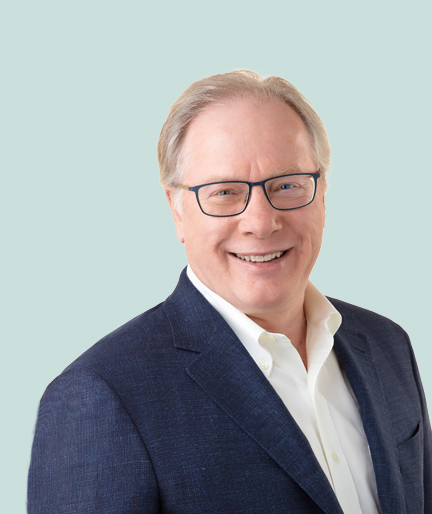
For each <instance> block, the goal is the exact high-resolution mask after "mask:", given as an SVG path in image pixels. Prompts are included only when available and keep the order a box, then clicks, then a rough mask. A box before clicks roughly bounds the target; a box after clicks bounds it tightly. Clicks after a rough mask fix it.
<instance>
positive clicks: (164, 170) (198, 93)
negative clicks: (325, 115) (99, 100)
mask: <svg viewBox="0 0 432 514" xmlns="http://www.w3.org/2000/svg"><path fill="white" fill-rule="evenodd" d="M248 97H249V98H250V97H252V98H254V99H257V100H258V101H260V102H266V101H267V102H268V101H275V100H281V101H283V102H285V103H286V104H288V105H289V106H290V107H291V108H292V109H293V110H294V111H295V112H296V113H297V114H298V115H299V116H300V118H301V119H302V120H303V123H304V124H305V127H306V129H307V131H308V133H309V136H310V139H311V147H312V152H313V156H314V158H315V161H316V163H317V167H318V168H319V169H320V171H321V173H322V177H321V178H322V181H323V186H324V191H326V190H327V181H326V178H325V175H326V173H327V171H328V170H329V168H330V146H329V142H328V139H327V133H326V131H325V128H324V125H323V123H322V121H321V119H320V117H319V116H318V114H317V113H316V112H315V110H314V109H313V108H312V106H311V104H310V103H309V101H308V100H307V99H306V98H305V97H304V96H303V95H302V94H301V93H300V91H298V90H297V89H296V88H295V87H294V86H293V85H292V84H291V83H290V82H288V81H287V80H285V79H282V78H280V77H267V78H264V77H262V76H261V75H258V73H255V72H253V71H249V70H236V71H231V72H229V73H223V74H219V75H213V76H212V77H208V78H204V79H201V80H198V81H197V82H194V83H193V84H192V85H190V86H189V87H188V88H187V89H186V90H185V91H184V93H183V94H182V95H181V96H180V97H179V98H178V99H177V100H176V102H175V103H174V105H173V106H172V107H171V109H170V110H169V114H168V118H167V119H166V121H165V123H164V125H163V127H162V130H161V133H160V136H159V142H158V160H159V172H160V182H161V184H162V185H163V186H165V187H166V186H175V185H176V184H179V183H181V182H182V177H183V175H184V172H185V168H186V163H185V162H184V161H185V159H184V158H183V157H184V155H183V142H184V138H185V135H186V132H187V129H188V127H189V125H190V124H191V122H192V121H193V120H194V119H195V118H196V116H198V114H199V113H200V112H202V111H204V110H205V109H206V108H207V107H209V106H211V105H215V104H220V103H223V102H224V101H232V100H235V99H238V98H248ZM177 192H178V193H181V192H182V190H181V189H177ZM174 201H175V205H176V207H177V208H178V210H179V211H180V212H181V205H180V194H176V197H175V199H174Z"/></svg>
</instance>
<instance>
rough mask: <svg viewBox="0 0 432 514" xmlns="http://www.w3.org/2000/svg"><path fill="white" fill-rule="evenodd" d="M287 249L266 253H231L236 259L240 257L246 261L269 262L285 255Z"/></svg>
mask: <svg viewBox="0 0 432 514" xmlns="http://www.w3.org/2000/svg"><path fill="white" fill-rule="evenodd" d="M286 252H287V250H284V251H281V252H274V253H268V254H267V255H241V254H239V253H233V254H232V255H234V256H235V257H237V259H241V260H242V261H246V262H270V261H274V260H276V259H279V258H280V257H282V256H283V255H285V254H286Z"/></svg>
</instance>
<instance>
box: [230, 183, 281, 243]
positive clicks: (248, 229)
mask: <svg viewBox="0 0 432 514" xmlns="http://www.w3.org/2000/svg"><path fill="white" fill-rule="evenodd" d="M280 212H281V211H278V210H277V209H275V208H273V207H272V206H271V205H270V202H269V201H268V199H267V196H266V195H265V193H264V190H263V188H262V186H260V185H259V186H258V185H257V186H253V187H252V188H251V192H250V198H249V202H248V205H247V207H246V210H245V211H244V212H243V213H242V214H240V216H241V223H240V228H241V230H242V231H243V232H244V233H245V234H246V233H250V234H254V235H255V236H256V237H258V238H259V239H265V238H266V237H268V236H270V235H271V234H272V233H273V232H276V231H277V230H280V228H281V216H280Z"/></svg>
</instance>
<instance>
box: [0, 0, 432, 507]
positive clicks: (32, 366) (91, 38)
mask: <svg viewBox="0 0 432 514" xmlns="http://www.w3.org/2000/svg"><path fill="white" fill-rule="evenodd" d="M0 14H1V16H0V19H1V20H2V21H1V23H2V24H3V26H1V27H0V29H1V33H2V34H3V35H4V38H3V44H2V47H1V48H0V54H1V57H2V62H3V72H4V79H2V82H3V84H2V87H3V94H2V121H3V124H2V125H3V126H2V128H1V135H2V138H1V140H2V143H3V144H2V147H3V148H2V152H1V155H0V165H1V169H2V177H3V178H2V184H3V187H2V188H1V193H2V202H1V205H0V208H1V214H2V216H1V219H2V222H3V223H2V232H3V241H4V247H3V251H2V262H3V264H2V271H3V275H4V278H3V280H2V284H3V285H2V293H3V294H2V297H3V298H2V299H3V301H2V314H3V318H4V322H3V323H2V325H3V326H4V329H3V331H2V332H3V333H2V338H1V341H2V357H3V358H2V364H3V365H2V373H1V380H2V392H3V394H2V403H3V405H4V410H6V412H7V415H6V416H5V417H3V416H2V420H3V421H2V425H1V430H2V437H1V442H2V462H3V463H4V462H7V465H4V464H3V465H2V466H1V473H2V476H1V480H0V483H2V487H3V488H4V489H3V490H2V494H1V495H0V498H1V499H0V510H1V512H5V513H15V512H16V513H23V512H24V511H25V485H26V475H27V469H28V464H29V458H30V446H31V441H32V434H33V430H34V423H35V418H36V410H37V405H38V401H39V398H40V396H41V394H42V392H43V390H44V389H45V387H46V386H47V384H48V383H49V382H50V381H51V380H52V379H53V378H54V377H55V376H57V375H58V374H59V373H60V372H61V371H62V370H63V369H64V368H65V367H66V366H67V365H68V364H69V363H70V362H71V361H72V360H74V359H75V358H76V357H77V356H78V355H80V354H81V353H82V352H83V351H84V350H86V349H87V348H88V347H89V346H91V345H92V344H93V343H94V342H96V341H97V340H98V339H99V338H101V337H102V336H104V335H105V334H107V333H108V332H110V331H111V330H113V329H115V328H116V327H118V326H119V325H121V324H123V323H124V322H126V321H128V320H129V319H130V318H132V317H134V316H135V315H137V314H139V313H141V312H142V311H144V310H146V309H148V308H150V307H152V306H153V305H155V304H156V303H158V302H160V301H163V300H164V299H165V298H166V296H167V295H169V294H170V292H171V291H172V289H173V288H174V286H175V284H176V282H177V278H178V275H179V273H180V271H181V269H182V268H183V266H184V265H185V264H186V259H185V256H184V252H183V248H182V246H181V245H180V244H179V243H178V242H177V240H176V237H175V232H174V228H173V223H172V221H171V217H170V212H169V210H168V207H167V205H166V204H165V199H164V195H163V190H162V188H161V187H160V186H159V184H158V166H157V159H156V143H157V139H158V135H159V131H160V128H161V126H162V123H163V121H164V119H165V117H166V115H167V111H168V108H169V107H170V105H171V104H172V103H173V102H174V100H175V99H176V98H177V96H178V95H179V94H180V93H181V92H182V91H183V90H184V89H185V88H186V87H187V86H188V85H189V84H190V83H191V82H193V81H195V80H197V79H199V78H202V77H204V76H207V75H211V74H214V73H220V72H225V71H229V70H232V69H236V68H240V67H245V68H250V69H252V70H255V71H257V72H259V73H261V74H264V75H280V76H282V77H284V78H286V79H288V80H289V81H291V82H292V83H293V84H294V85H296V86H297V87H298V88H299V89H300V90H301V91H302V92H303V93H304V94H305V95H306V96H307V97H308V98H309V99H310V100H311V102H312V103H313V105H314V106H315V108H316V110H317V111H318V113H319V114H320V116H321V117H322V119H323V121H324V123H325V125H326V128H327V131H328V134H329V138H330V142H331V146H332V150H333V167H332V173H331V175H330V179H329V181H330V191H329V193H328V195H327V226H326V230H325V242H324V246H323V248H322V252H321V256H320V258H319V261H318V264H317V265H316V268H315V270H314V272H313V277H312V278H313V281H314V282H315V284H316V285H317V286H318V287H319V288H320V289H321V290H322V291H323V292H324V293H325V294H328V295H330V296H334V297H336V298H340V299H343V300H345V301H348V302H351V303H354V304H357V305H360V306H363V307H366V308H369V309H371V310H374V311H376V312H378V313H380V314H383V315H385V316H388V317H390V318H391V319H393V320H394V321H396V322H398V323H399V324H400V325H402V326H403V327H404V328H405V329H406V330H407V331H408V333H409V334H410V336H411V339H412V343H413V346H414V349H415V352H416V355H417V359H418V362H419V366H420V370H421V373H422V377H423V383H424V387H425V390H426V395H427V397H428V398H429V402H432V378H431V359H432V350H431V340H432V337H431V335H430V310H431V300H430V290H431V286H432V273H431V268H430V261H431V259H430V251H431V230H430V222H431V217H432V216H431V210H430V207H431V201H430V190H431V185H432V184H431V182H432V179H431V171H432V165H431V157H430V154H431V140H432V129H431V118H432V99H431V91H432V71H431V50H432V40H431V37H430V36H431V32H430V22H429V20H430V15H431V9H430V8H428V7H427V2H414V3H411V4H410V7H408V6H407V5H406V4H405V3H397V2H394V1H393V2H378V3H377V2H368V1H366V2H363V3H351V2H346V1H344V2H342V1H340V2H336V1H331V2H322V1H321V2H318V1H316V2H306V1H305V2H303V3H301V4H298V5H295V6H292V5H290V4H289V2H282V1H280V0H278V1H269V2H266V3H265V4H263V3H262V2H246V1H244V2H224V1H222V2H218V3H217V4H214V3H211V4H210V3H209V4H207V3H205V2H191V1H189V2H181V3H180V2H176V3H174V2H165V3H163V4H161V5H160V7H158V6H156V5H153V6H149V5H145V3H143V2H141V3H140V2H127V1H126V2H122V3H120V2H112V1H111V2H109V1H108V2H99V1H98V2H92V1H88V2H82V1H76V2H73V3H72V2H71V3H69V4H65V3H64V2H57V1H55V2H54V1H50V2H38V4H37V5H36V3H32V4H30V3H23V2H17V3H16V5H15V6H14V10H13V11H9V12H3V14H2V13H0Z"/></svg>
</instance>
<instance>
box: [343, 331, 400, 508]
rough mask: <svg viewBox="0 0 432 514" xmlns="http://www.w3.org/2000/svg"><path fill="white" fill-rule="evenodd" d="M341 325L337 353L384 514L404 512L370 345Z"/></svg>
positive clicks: (390, 433) (385, 413)
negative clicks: (359, 418)
mask: <svg viewBox="0 0 432 514" xmlns="http://www.w3.org/2000/svg"><path fill="white" fill-rule="evenodd" d="M348 330H350V329H349V328H348V327H345V328H344V325H342V326H341V328H340V330H339V331H338V332H337V333H336V335H335V345H334V348H335V351H336V354H337V356H338V358H339V361H340V363H341V365H342V368H343V370H344V371H345V374H346V376H347V378H348V381H349V382H350V385H351V387H352V389H353V391H354V394H355V396H356V399H357V402H358V405H359V408H360V412H361V416H362V419H363V427H364V430H365V433H366V437H367V439H368V442H369V447H370V451H371V455H372V462H373V466H374V470H375V478H376V483H377V489H378V497H379V501H380V505H381V511H382V512H383V513H387V512H388V513H393V512H398V513H405V501H404V497H403V493H402V491H403V485H402V482H401V475H400V471H399V465H398V460H397V449H396V445H395V442H394V439H393V431H392V424H391V420H390V417H389V414H388V411H387V405H386V401H385V396H384V393H383V390H382V387H381V383H380V381H379V375H378V371H377V369H376V367H375V363H374V360H373V354H372V349H371V344H370V342H368V341H367V340H366V339H365V338H364V337H363V336H361V335H353V333H352V332H351V330H350V331H349V332H348Z"/></svg>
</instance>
